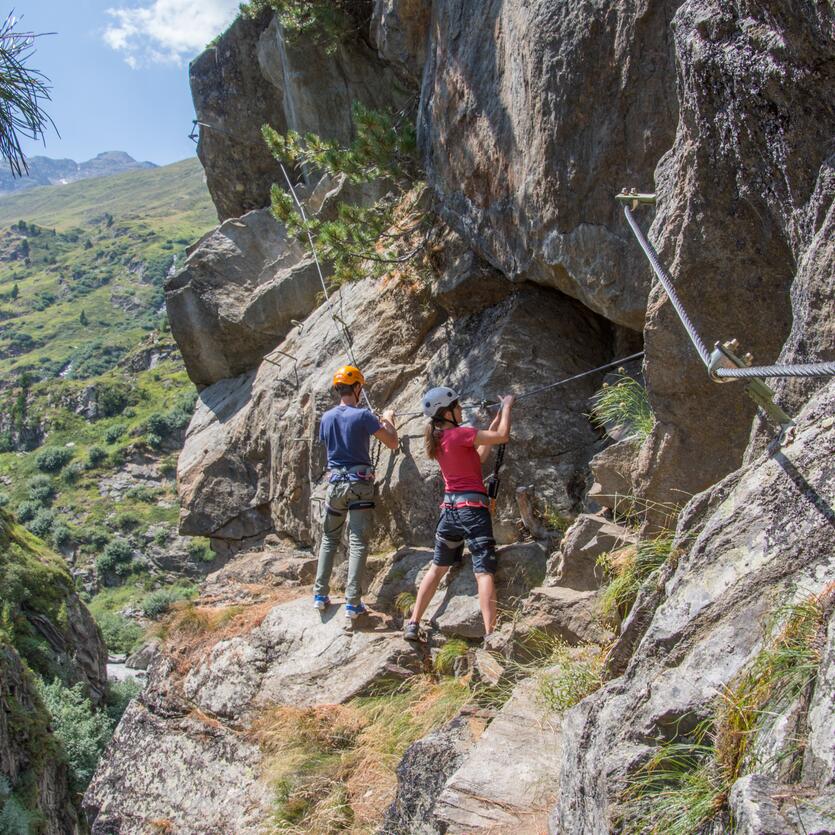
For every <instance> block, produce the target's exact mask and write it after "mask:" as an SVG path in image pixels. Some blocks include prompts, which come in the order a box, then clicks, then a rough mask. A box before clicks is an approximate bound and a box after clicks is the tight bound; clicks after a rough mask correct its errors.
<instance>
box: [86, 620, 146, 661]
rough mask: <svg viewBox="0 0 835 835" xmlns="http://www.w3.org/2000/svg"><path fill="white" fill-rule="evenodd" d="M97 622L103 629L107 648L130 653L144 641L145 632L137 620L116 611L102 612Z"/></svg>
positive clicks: (115, 651) (126, 653)
mask: <svg viewBox="0 0 835 835" xmlns="http://www.w3.org/2000/svg"><path fill="white" fill-rule="evenodd" d="M96 623H97V624H98V625H99V628H100V629H101V633H102V636H103V637H104V642H105V644H107V648H108V649H109V650H110V652H114V653H125V655H128V654H130V653H131V652H133V651H134V650H135V649H136V648H137V647H138V646H139V644H140V643H142V637H143V635H144V634H145V633H144V630H143V629H142V627H141V626H140V625H139V624H138V623H136V621H133V620H131V619H130V618H126V617H123V616H122V615H119V614H116V613H115V612H102V613H101V614H100V615H99V616H98V617H97V618H96Z"/></svg>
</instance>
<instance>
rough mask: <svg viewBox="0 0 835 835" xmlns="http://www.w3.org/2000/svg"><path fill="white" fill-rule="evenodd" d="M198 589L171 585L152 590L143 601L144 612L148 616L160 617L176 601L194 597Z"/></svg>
mask: <svg viewBox="0 0 835 835" xmlns="http://www.w3.org/2000/svg"><path fill="white" fill-rule="evenodd" d="M195 592H196V589H193V588H188V587H186V588H184V587H182V586H170V587H169V588H164V589H157V591H153V592H151V593H150V594H149V595H148V596H147V597H146V598H145V599H144V600H143V601H142V614H144V615H145V617H146V618H154V619H155V618H158V617H160V615H164V614H165V613H166V612H167V611H168V610H169V609H170V608H171V606H172V605H173V604H174V603H177V602H178V601H180V600H188V599H189V598H190V597H193V596H194V594H195Z"/></svg>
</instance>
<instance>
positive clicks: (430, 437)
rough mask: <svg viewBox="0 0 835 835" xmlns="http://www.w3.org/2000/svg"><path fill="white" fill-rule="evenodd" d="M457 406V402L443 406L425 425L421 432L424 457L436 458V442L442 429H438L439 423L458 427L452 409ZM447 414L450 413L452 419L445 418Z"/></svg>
mask: <svg viewBox="0 0 835 835" xmlns="http://www.w3.org/2000/svg"><path fill="white" fill-rule="evenodd" d="M457 405H458V401H457V400H455V401H454V402H452V403H450V404H449V406H443V407H441V408H440V409H438V411H437V412H435V415H434V417H433V418H432V419H431V420H430V421H429V423H427V424H426V428H425V429H424V430H423V448H424V449H425V450H426V456H427V457H428V458H431V459H432V460H435V459H436V458H437V457H438V441H439V440H440V439H441V432H442V431H443V430H442V429H440V428H439V424H441V423H451V424H452V425H453V426H458V423H456V421H455V413H454V411H453V409H455V407H456V406H457ZM447 412H451V413H452V418H451V419H450V418H449V417H447V416H446V414H447Z"/></svg>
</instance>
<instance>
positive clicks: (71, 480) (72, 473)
mask: <svg viewBox="0 0 835 835" xmlns="http://www.w3.org/2000/svg"><path fill="white" fill-rule="evenodd" d="M84 469H85V468H84V464H82V463H81V462H80V461H73V462H72V464H70V465H69V466H68V467H64V469H63V471H62V472H61V481H63V482H64V484H75V483H76V481H78V478H79V476H80V475H81V474H82V473H83V472H84Z"/></svg>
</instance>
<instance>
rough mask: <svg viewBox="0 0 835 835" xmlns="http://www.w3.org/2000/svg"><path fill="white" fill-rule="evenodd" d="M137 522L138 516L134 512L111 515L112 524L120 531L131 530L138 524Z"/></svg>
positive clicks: (138, 520)
mask: <svg viewBox="0 0 835 835" xmlns="http://www.w3.org/2000/svg"><path fill="white" fill-rule="evenodd" d="M139 522H140V519H139V517H138V516H137V515H136V514H135V513H131V512H130V511H124V512H122V513H117V514H116V516H114V517H113V524H114V525H115V526H116V527H117V528H118V529H119V530H120V531H130V530H133V529H134V528H135V527H136V526H137V525H138V524H139Z"/></svg>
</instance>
